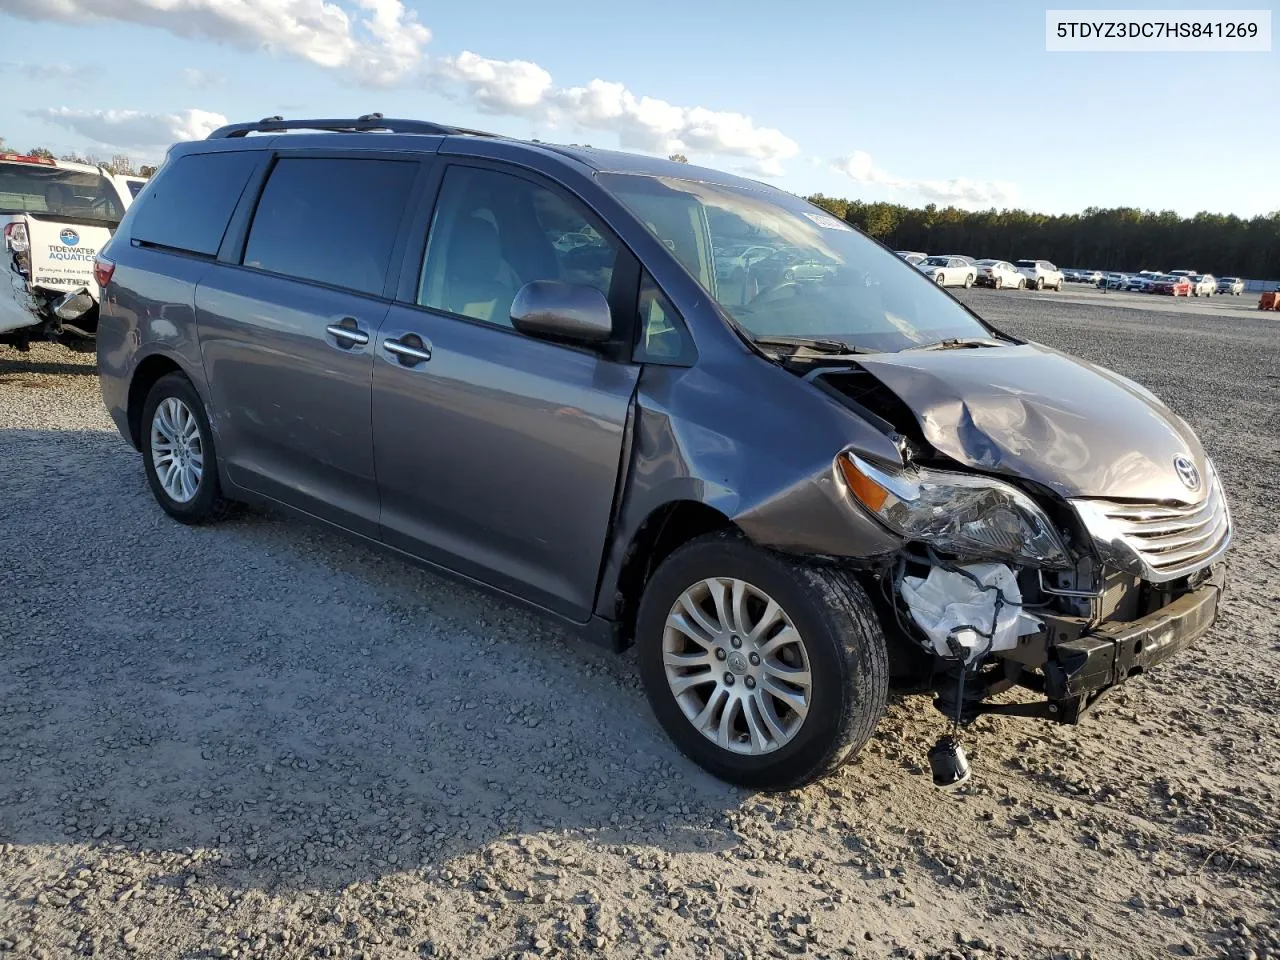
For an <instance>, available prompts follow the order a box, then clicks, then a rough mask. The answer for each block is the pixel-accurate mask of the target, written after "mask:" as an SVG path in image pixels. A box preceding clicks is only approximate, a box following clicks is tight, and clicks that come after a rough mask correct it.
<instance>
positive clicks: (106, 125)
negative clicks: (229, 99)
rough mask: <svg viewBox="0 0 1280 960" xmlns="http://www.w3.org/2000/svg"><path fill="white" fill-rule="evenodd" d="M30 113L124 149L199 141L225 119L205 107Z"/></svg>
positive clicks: (58, 109)
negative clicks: (170, 111) (142, 110)
mask: <svg viewBox="0 0 1280 960" xmlns="http://www.w3.org/2000/svg"><path fill="white" fill-rule="evenodd" d="M30 116H33V117H39V118H40V119H42V120H48V121H49V122H50V123H56V124H58V125H59V126H62V127H66V128H67V129H68V130H73V131H75V132H76V133H78V134H80V135H81V136H82V137H85V138H86V139H89V140H93V141H94V142H96V143H100V144H102V145H104V146H108V147H118V148H121V149H126V150H128V149H133V150H148V149H157V148H164V147H168V146H169V145H170V144H172V143H176V142H177V141H179V140H200V139H203V138H204V137H207V136H208V135H209V134H210V133H211V132H213V130H215V129H216V128H217V127H220V126H222V125H223V124H225V123H226V122H227V118H226V117H224V116H223V115H222V114H220V113H210V112H209V111H207V110H183V111H181V112H179V113H143V112H141V111H139V110H71V109H69V108H67V107H46V108H44V109H43V110H32V111H31V112H30Z"/></svg>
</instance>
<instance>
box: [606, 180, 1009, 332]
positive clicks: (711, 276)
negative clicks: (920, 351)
mask: <svg viewBox="0 0 1280 960" xmlns="http://www.w3.org/2000/svg"><path fill="white" fill-rule="evenodd" d="M600 180H601V182H602V183H603V184H604V185H605V186H606V187H607V188H608V189H609V190H611V191H612V192H613V193H614V194H615V195H616V196H617V197H618V198H619V199H620V200H621V201H622V202H623V203H624V204H625V205H626V206H627V207H628V208H629V209H630V210H631V211H632V212H633V213H634V214H635V215H636V216H637V217H638V218H639V219H640V220H641V221H643V222H644V224H645V225H646V226H647V227H648V228H649V230H650V231H652V232H653V234H654V235H655V236H657V238H658V239H659V240H661V241H662V243H663V244H664V245H665V246H666V247H667V248H668V249H669V250H670V251H671V252H672V253H673V254H674V255H675V257H676V258H677V259H679V260H680V262H681V263H682V264H683V265H684V266H685V268H686V269H688V271H689V272H690V273H691V274H693V276H694V277H695V278H696V279H697V280H698V281H699V282H700V283H701V284H702V286H703V287H705V288H706V290H707V292H708V293H710V294H711V296H712V297H714V298H715V300H716V301H717V302H718V303H719V304H720V306H721V307H723V308H724V310H725V312H727V313H728V314H729V316H730V317H732V318H733V319H734V320H735V321H737V323H738V325H739V326H740V327H742V328H743V329H744V330H745V331H746V332H747V333H748V334H750V335H753V336H756V337H807V338H822V339H827V340H839V341H842V342H843V343H845V344H847V345H848V346H850V347H853V348H854V349H859V350H868V351H897V350H902V349H905V348H908V347H914V346H920V345H922V344H931V343H936V342H938V341H939V340H943V339H951V338H989V337H990V336H991V333H990V331H989V330H987V329H986V328H985V327H984V326H983V325H982V324H981V323H979V322H978V321H977V320H976V319H975V318H974V317H973V316H972V315H971V314H970V313H968V312H967V311H966V310H965V309H964V308H963V307H962V306H960V304H958V303H957V302H956V301H955V300H953V299H952V298H951V297H950V296H948V295H947V294H946V293H944V292H943V291H941V290H939V289H938V287H937V285H936V284H934V283H932V282H931V281H930V280H928V279H927V278H926V277H925V276H924V275H922V274H921V273H920V272H919V271H918V270H916V269H915V268H914V267H911V266H910V265H908V264H907V263H905V262H904V261H903V260H901V259H900V258H899V257H897V256H895V255H894V253H893V251H891V250H887V249H885V248H884V247H881V246H879V245H878V244H876V243H875V242H874V241H872V240H870V239H868V238H867V237H865V236H863V235H862V234H860V233H858V232H857V231H856V230H854V229H853V228H852V227H850V226H849V225H848V224H847V223H845V222H844V221H843V220H838V219H836V218H835V217H833V216H831V215H830V214H828V213H826V212H824V211H823V210H821V209H819V208H818V207H815V206H813V205H812V204H809V203H806V202H805V201H803V200H801V199H799V198H798V197H793V196H791V195H790V194H785V193H783V192H781V191H778V190H773V189H771V188H765V187H762V188H761V189H759V190H755V189H750V188H744V187H735V186H727V185H724V184H712V183H699V182H694V181H690V180H681V179H677V178H674V177H654V176H647V175H638V174H619V173H609V174H600ZM744 243H750V244H753V245H754V246H757V247H761V248H764V249H762V250H761V253H762V254H763V253H766V252H768V251H771V252H768V255H767V256H761V257H759V258H758V259H757V258H756V257H754V256H753V257H751V258H750V259H748V260H747V261H746V262H743V263H736V264H733V265H732V266H731V268H730V269H727V270H726V269H724V268H725V266H726V265H725V263H724V259H723V254H720V253H719V251H721V250H724V249H730V248H733V247H735V246H740V245H742V244H744ZM931 259H932V258H931ZM717 261H719V265H718V266H717Z"/></svg>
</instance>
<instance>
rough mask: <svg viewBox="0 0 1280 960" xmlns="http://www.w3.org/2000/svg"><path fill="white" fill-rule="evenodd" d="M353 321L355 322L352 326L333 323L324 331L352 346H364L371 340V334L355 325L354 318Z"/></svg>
mask: <svg viewBox="0 0 1280 960" xmlns="http://www.w3.org/2000/svg"><path fill="white" fill-rule="evenodd" d="M351 323H352V324H353V325H352V326H344V325H343V324H341V323H331V324H329V325H328V326H327V327H325V328H324V331H325V333H327V334H329V336H331V337H333V338H334V339H335V340H343V341H346V342H347V343H348V344H350V345H351V346H355V347H363V346H364V345H365V344H366V343H368V342H369V335H368V334H367V333H365V332H364V331H363V330H361V329H360V328H359V327H356V326H354V324H355V321H354V320H352V321H351Z"/></svg>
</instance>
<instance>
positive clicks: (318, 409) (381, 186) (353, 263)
mask: <svg viewBox="0 0 1280 960" xmlns="http://www.w3.org/2000/svg"><path fill="white" fill-rule="evenodd" d="M418 170H419V164H418V163H417V162H411V161H399V160H384V159H366V158H359V159H353V158H350V157H345V158H343V157H320V156H311V155H302V156H290V155H287V154H286V155H283V156H281V157H280V158H279V159H277V161H276V162H275V165H274V167H273V168H272V170H271V172H270V174H269V177H268V179H267V182H266V185H265V187H264V189H263V192H262V198H261V200H260V201H259V203H258V207H257V210H256V211H255V213H254V217H253V222H252V225H251V226H250V229H249V233H248V237H247V240H246V242H245V247H244V255H243V262H242V263H240V264H226V263H219V264H218V265H216V266H215V267H213V268H212V269H211V270H210V271H209V273H208V274H207V275H206V277H205V279H204V280H203V281H202V282H201V283H200V285H199V287H198V288H197V290H196V310H197V324H198V329H199V334H200V347H201V355H202V357H203V360H204V366H205V373H206V376H207V378H208V382H209V385H210V393H211V398H212V406H213V412H214V420H215V423H216V425H217V442H218V453H219V456H220V457H221V459H222V460H223V462H224V463H225V464H226V468H227V472H228V475H229V477H230V479H231V480H232V482H234V483H235V484H237V485H239V486H241V487H244V488H246V489H248V490H252V491H255V492H258V493H261V494H265V495H267V496H269V497H272V498H273V499H276V500H278V501H280V502H282V503H285V504H288V505H290V506H293V507H297V508H299V509H302V510H305V511H306V512H308V513H311V514H313V515H315V516H317V517H320V518H322V519H325V520H330V521H332V522H334V523H338V524H340V525H342V526H345V527H349V528H350V529H352V530H355V531H356V532H358V533H363V534H365V535H367V536H371V537H375V536H377V533H378V492H377V484H376V482H375V480H374V464H373V438H372V435H371V433H370V419H371V389H372V382H373V349H374V340H375V338H376V337H377V335H378V331H379V329H380V328H381V326H382V323H383V320H384V318H385V317H386V315H387V308H388V305H389V298H388V296H387V294H388V292H389V288H390V287H391V286H392V285H394V280H395V278H394V277H391V276H389V272H390V264H391V263H392V262H393V260H394V257H393V248H394V247H395V244H396V241H397V236H398V232H399V229H400V225H401V221H402V219H403V218H404V212H405V209H406V205H407V204H408V199H409V196H410V191H411V189H412V187H413V184H414V180H415V178H416V176H417V174H418Z"/></svg>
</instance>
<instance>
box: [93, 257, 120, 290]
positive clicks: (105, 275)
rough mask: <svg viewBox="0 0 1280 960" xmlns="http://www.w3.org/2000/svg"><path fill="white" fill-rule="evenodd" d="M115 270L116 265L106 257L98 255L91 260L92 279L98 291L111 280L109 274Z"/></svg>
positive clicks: (104, 287) (103, 288)
mask: <svg viewBox="0 0 1280 960" xmlns="http://www.w3.org/2000/svg"><path fill="white" fill-rule="evenodd" d="M115 272H116V265H115V264H114V263H112V262H111V261H110V260H108V259H107V258H106V257H103V256H99V257H98V258H97V259H96V260H94V261H93V279H94V282H95V283H97V284H98V289H99V290H100V291H101V290H105V289H106V287H107V284H108V283H110V282H111V275H112V274H113V273H115Z"/></svg>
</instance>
